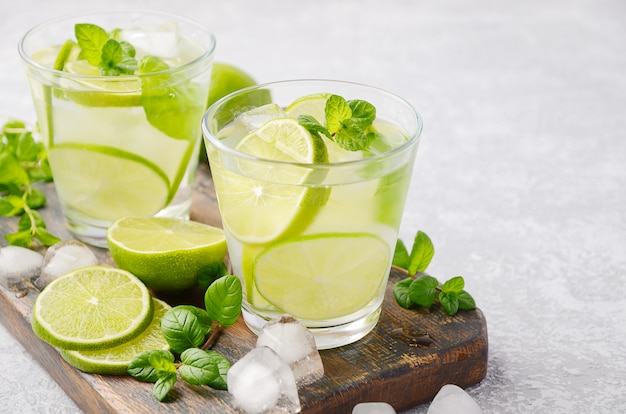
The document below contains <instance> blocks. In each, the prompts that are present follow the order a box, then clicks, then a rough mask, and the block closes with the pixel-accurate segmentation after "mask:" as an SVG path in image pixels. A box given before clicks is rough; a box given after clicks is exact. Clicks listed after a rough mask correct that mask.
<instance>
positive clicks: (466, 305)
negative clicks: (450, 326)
mask: <svg viewBox="0 0 626 414" xmlns="http://www.w3.org/2000/svg"><path fill="white" fill-rule="evenodd" d="M457 299H458V300H459V309H463V310H472V309H476V302H475V301H474V298H473V297H472V295H470V294H469V293H467V292H466V291H462V292H461V293H459V294H458V295H457Z"/></svg>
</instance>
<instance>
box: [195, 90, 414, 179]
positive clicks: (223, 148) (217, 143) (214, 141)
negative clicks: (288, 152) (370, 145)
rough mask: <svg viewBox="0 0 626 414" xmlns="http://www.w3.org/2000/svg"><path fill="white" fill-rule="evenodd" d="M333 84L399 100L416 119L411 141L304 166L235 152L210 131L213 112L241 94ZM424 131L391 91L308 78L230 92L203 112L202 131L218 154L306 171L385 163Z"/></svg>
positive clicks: (408, 103)
mask: <svg viewBox="0 0 626 414" xmlns="http://www.w3.org/2000/svg"><path fill="white" fill-rule="evenodd" d="M307 82H309V83H320V84H321V83H331V84H337V85H349V86H354V87H359V88H366V89H369V90H371V91H375V92H377V93H380V94H382V95H385V96H387V97H389V98H391V99H393V100H394V101H396V102H397V103H399V104H401V105H403V106H405V107H407V108H409V109H410V111H411V113H412V114H413V115H414V116H415V121H416V125H415V131H414V132H412V131H408V132H409V135H410V136H409V139H408V140H407V141H406V142H404V143H402V144H401V145H398V146H397V147H394V148H392V149H390V150H389V151H385V152H383V153H380V154H376V155H373V156H371V157H368V158H361V159H357V160H349V161H340V162H326V163H302V162H291V161H281V160H272V159H269V158H262V157H257V156H254V155H250V154H246V153H245V152H241V151H238V150H236V149H235V148H234V147H231V146H228V145H226V144H224V142H223V141H222V140H220V139H217V138H216V137H215V136H214V135H213V133H212V132H211V131H210V129H209V126H208V124H209V122H208V121H209V118H211V116H212V115H213V114H214V112H215V111H216V110H217V108H218V107H220V106H222V104H224V103H225V102H226V101H228V100H230V99H232V98H234V97H236V96H239V95H241V94H245V93H247V92H250V91H253V90H260V89H263V88H268V87H272V86H280V85H289V84H301V83H307ZM422 129H423V119H422V116H421V115H420V113H419V111H418V110H417V109H416V108H415V107H414V106H413V105H412V104H411V103H410V102H409V101H407V100H406V99H404V98H402V97H400V96H398V95H396V94H394V93H392V92H389V91H387V90H385V89H382V88H378V87H376V86H371V85H367V84H364V83H359V82H352V81H343V80H336V79H323V78H309V79H289V80H282V81H274V82H267V83H262V84H258V85H252V86H248V87H246V88H242V89H239V90H237V91H235V92H231V93H229V94H228V95H226V96H224V97H222V98H220V99H218V100H217V101H215V102H214V103H213V104H212V105H211V106H210V107H209V108H208V109H207V110H206V111H205V113H204V115H203V116H202V132H203V135H204V137H205V138H206V139H208V140H209V141H210V142H211V144H213V145H214V146H215V147H216V148H217V149H218V150H219V151H222V152H224V153H226V154H228V155H231V156H235V157H238V158H242V159H246V160H249V161H254V162H259V163H267V164H273V165H291V166H297V167H303V168H311V166H315V167H323V168H339V167H350V166H356V165H360V164H369V163H372V162H376V161H379V160H383V159H387V158H391V157H393V156H394V155H396V154H399V153H403V152H404V151H405V150H406V149H408V148H410V147H411V146H413V145H415V144H417V143H418V141H419V140H420V137H421V135H422Z"/></svg>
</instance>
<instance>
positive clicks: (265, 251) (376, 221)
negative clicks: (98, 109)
mask: <svg viewBox="0 0 626 414" xmlns="http://www.w3.org/2000/svg"><path fill="white" fill-rule="evenodd" d="M329 94H335V95H339V96H342V97H344V98H345V99H346V100H365V101H368V102H369V103H371V104H373V105H374V106H375V108H376V110H377V118H376V121H375V122H374V128H375V130H376V131H377V133H378V134H379V137H377V138H376V139H375V140H374V141H372V143H371V145H370V147H369V149H368V150H365V151H345V150H343V149H341V148H340V147H339V146H338V145H337V144H336V143H335V142H333V141H331V140H329V139H328V138H325V137H324V138H321V141H322V142H323V144H321V146H325V150H326V152H327V154H328V158H324V157H321V156H320V158H319V159H320V160H321V162H316V163H313V162H293V161H286V160H279V159H277V157H276V156H274V155H273V154H272V151H271V150H270V151H269V152H268V153H267V154H269V155H264V154H263V155H261V154H257V153H255V151H259V150H258V147H256V146H255V145H256V144H254V142H257V143H259V142H261V144H260V146H261V147H263V148H265V149H267V148H266V142H272V141H275V142H276V145H278V146H282V149H280V150H279V152H280V153H282V152H283V151H286V152H289V151H290V149H289V146H290V145H291V144H290V139H289V138H288V136H289V134H290V132H285V131H287V130H285V129H282V132H277V131H278V129H276V128H273V126H280V127H287V129H289V128H292V129H294V130H296V131H298V130H299V129H298V127H295V126H294V125H293V122H291V121H289V120H288V121H284V120H285V119H286V118H297V116H298V115H312V116H313V117H314V118H316V119H317V120H318V121H320V122H324V121H323V120H324V116H325V115H324V111H325V109H324V105H325V101H326V98H327V97H328V95H329ZM202 126H203V133H204V137H205V144H206V147H207V154H208V157H209V165H210V166H211V173H212V177H213V181H214V184H215V190H216V194H217V198H218V202H219V208H220V213H221V216H222V222H223V226H224V230H225V233H226V237H227V243H228V252H229V258H230V261H231V264H232V268H233V272H234V274H236V275H238V276H239V277H240V278H241V280H242V283H243V285H244V305H243V315H244V319H245V321H246V323H247V325H248V326H249V327H250V329H251V330H252V331H254V332H255V333H258V332H259V330H260V329H261V328H262V326H263V325H264V324H265V322H266V321H267V320H270V319H272V318H274V317H276V316H278V315H281V314H290V315H292V316H294V317H295V318H297V319H298V320H300V321H301V322H302V323H303V324H304V325H305V326H307V327H308V328H309V329H310V330H311V331H312V332H313V334H314V336H315V339H316V343H317V346H318V348H320V349H325V348H333V347H337V346H341V345H345V344H348V343H351V342H354V341H357V340H358V339H360V338H362V337H363V336H365V335H366V334H367V333H368V332H369V331H370V330H371V329H373V328H374V326H375V325H376V323H377V321H378V318H379V315H380V311H381V304H382V301H383V298H384V293H385V288H386V285H387V279H388V276H389V271H390V266H391V262H392V259H393V253H394V248H395V244H396V240H397V237H398V229H399V226H400V221H401V218H402V212H403V209H404V204H405V200H406V196H407V191H408V187H409V182H410V179H411V172H412V169H413V164H414V160H415V155H416V152H417V147H418V143H419V138H420V134H421V130H422V120H421V118H420V116H419V114H418V113H417V112H416V111H415V109H414V108H413V107H412V106H411V105H410V104H409V103H408V102H407V101H405V100H403V99H401V98H399V97H397V96H395V95H393V94H391V93H388V92H385V91H383V90H380V89H377V88H373V87H369V86H365V85H360V84H355V83H349V82H339V81H325V80H301V81H284V82H276V83H271V84H265V85H258V86H255V87H251V88H247V89H245V90H241V91H239V92H235V93H233V94H231V95H228V96H227V97H225V98H223V99H221V100H220V101H218V102H216V103H215V104H214V105H212V106H211V108H209V110H208V111H207V112H206V114H205V117H204V119H203V124H202ZM259 127H260V129H259V130H257V128H259ZM251 131H253V132H252V133H251ZM254 131H256V132H254ZM295 133H296V134H301V133H302V130H299V132H295ZM250 137H254V138H255V139H250ZM318 137H321V136H318ZM256 138H261V140H260V141H259V140H258V139H256ZM313 141H317V142H318V143H317V144H314V145H313V147H315V146H316V145H317V146H320V144H319V140H315V139H313ZM264 142H265V143H264ZM298 150H300V149H298ZM306 151H307V150H304V152H305V153H306ZM309 151H314V152H315V151H319V152H320V153H322V152H323V151H322V150H321V149H319V148H318V149H317V150H315V149H313V150H310V149H309ZM316 157H317V156H313V159H315V158H316Z"/></svg>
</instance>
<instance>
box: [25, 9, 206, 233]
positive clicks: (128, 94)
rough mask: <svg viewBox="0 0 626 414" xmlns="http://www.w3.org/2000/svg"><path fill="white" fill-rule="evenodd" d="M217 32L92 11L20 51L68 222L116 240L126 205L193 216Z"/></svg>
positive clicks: (42, 30)
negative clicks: (115, 226)
mask: <svg viewBox="0 0 626 414" xmlns="http://www.w3.org/2000/svg"><path fill="white" fill-rule="evenodd" d="M214 48H215V39H214V36H213V34H212V33H211V32H209V31H208V30H207V29H206V28H205V27H204V26H202V25H200V24H197V23H195V22H192V21H190V20H187V19H185V18H182V17H178V16H173V15H169V14H161V13H153V12H145V11H118V12H94V13H87V14H76V15H71V16H67V17H62V18H58V19H55V20H52V21H49V22H46V23H43V24H40V25H39V26H36V27H34V28H33V29H31V30H30V31H29V32H28V33H27V34H26V35H25V36H24V37H23V39H22V40H21V42H20V44H19V52H20V54H21V56H22V59H23V61H24V64H25V67H26V73H27V77H28V80H29V83H30V88H31V93H32V96H33V100H34V104H35V110H36V113H37V118H38V124H39V128H40V133H41V137H42V139H43V141H44V143H45V146H46V149H47V154H48V158H49V161H50V166H51V169H52V174H53V177H54V182H55V186H56V191H57V194H58V196H59V200H60V202H61V206H62V210H63V213H64V216H65V218H66V221H67V224H68V227H69V229H70V231H72V232H73V233H74V235H75V236H76V237H77V238H79V239H81V240H83V241H85V242H88V243H91V244H94V245H98V246H106V238H105V234H106V228H107V227H108V226H109V225H110V224H111V223H112V222H113V221H115V220H116V219H117V218H119V217H123V216H154V215H156V216H165V217H188V216H189V209H190V206H191V196H192V181H193V178H194V172H195V169H196V166H197V160H198V155H197V154H198V151H199V145H200V141H201V136H202V134H201V128H200V123H201V119H202V114H203V113H204V111H205V109H206V102H207V98H208V90H209V83H210V75H211V65H212V60H213V51H214Z"/></svg>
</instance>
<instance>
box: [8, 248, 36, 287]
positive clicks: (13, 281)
mask: <svg viewBox="0 0 626 414" xmlns="http://www.w3.org/2000/svg"><path fill="white" fill-rule="evenodd" d="M43 260H44V258H43V255H41V254H40V253H38V252H36V251H34V250H31V249H27V248H25V247H19V246H5V247H2V248H0V284H2V286H4V287H5V288H7V289H10V290H21V288H20V285H21V283H22V281H23V280H27V281H29V282H30V281H31V280H33V279H35V278H37V277H38V276H39V272H40V271H41V264H42V263H43Z"/></svg>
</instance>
